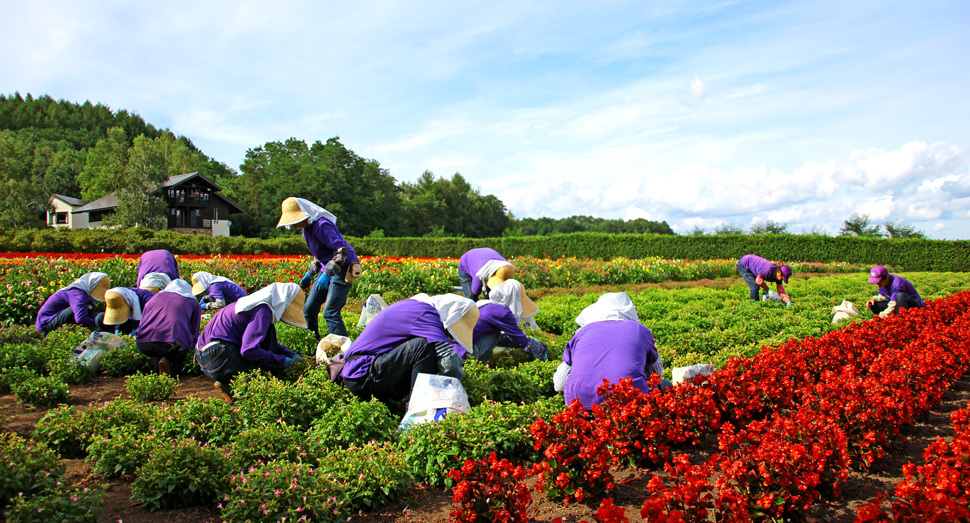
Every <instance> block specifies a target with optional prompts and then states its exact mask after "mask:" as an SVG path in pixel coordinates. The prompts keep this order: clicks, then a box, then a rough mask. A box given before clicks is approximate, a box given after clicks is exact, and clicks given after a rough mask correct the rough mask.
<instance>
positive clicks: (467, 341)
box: [448, 307, 479, 348]
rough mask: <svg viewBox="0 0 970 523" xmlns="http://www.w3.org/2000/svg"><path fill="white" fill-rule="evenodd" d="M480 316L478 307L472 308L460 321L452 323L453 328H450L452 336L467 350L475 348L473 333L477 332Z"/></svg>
mask: <svg viewBox="0 0 970 523" xmlns="http://www.w3.org/2000/svg"><path fill="white" fill-rule="evenodd" d="M478 316H479V312H478V307H472V308H470V309H468V312H466V313H465V314H463V315H462V316H461V318H458V321H456V322H455V323H452V324H451V327H448V330H450V331H451V334H452V335H454V336H455V337H456V338H458V341H459V343H461V344H462V346H464V347H465V348H471V347H474V346H475V344H474V336H473V335H472V333H473V331H474V330H475V324H476V323H478Z"/></svg>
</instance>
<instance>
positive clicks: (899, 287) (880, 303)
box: [866, 265, 926, 318]
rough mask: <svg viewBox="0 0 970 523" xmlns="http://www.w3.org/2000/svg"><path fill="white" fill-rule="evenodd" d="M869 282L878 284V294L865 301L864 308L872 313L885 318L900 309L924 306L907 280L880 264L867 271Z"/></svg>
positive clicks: (921, 299)
mask: <svg viewBox="0 0 970 523" xmlns="http://www.w3.org/2000/svg"><path fill="white" fill-rule="evenodd" d="M869 283H875V284H876V285H878V286H879V294H877V295H875V296H873V297H872V298H871V299H869V301H867V302H866V308H867V309H869V310H870V311H871V312H872V313H873V314H878V315H879V316H881V317H883V318H885V317H886V316H889V315H890V314H897V313H899V310H900V309H913V308H916V309H920V308H923V307H925V306H926V303H925V302H923V298H921V297H920V295H919V293H918V292H916V288H915V287H913V284H912V283H910V282H909V280H907V279H906V278H903V277H902V276H897V275H895V274H890V273H889V269H887V268H885V267H883V266H882V265H876V266H875V267H873V268H872V270H871V271H869Z"/></svg>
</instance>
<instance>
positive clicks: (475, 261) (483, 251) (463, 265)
mask: <svg viewBox="0 0 970 523" xmlns="http://www.w3.org/2000/svg"><path fill="white" fill-rule="evenodd" d="M491 260H500V261H508V260H506V259H505V258H504V257H503V256H502V255H501V254H499V253H498V251H496V250H495V249H490V248H488V247H479V248H477V249H471V250H470V251H467V252H466V253H465V254H462V255H461V258H459V259H458V269H460V270H461V271H463V272H464V273H465V274H467V275H469V276H471V277H472V295H473V296H478V295H479V294H480V293H481V292H482V280H481V278H479V277H478V276H475V273H476V272H478V271H479V269H481V268H482V267H484V266H485V264H486V263H488V262H489V261H491Z"/></svg>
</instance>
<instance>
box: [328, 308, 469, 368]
mask: <svg viewBox="0 0 970 523" xmlns="http://www.w3.org/2000/svg"><path fill="white" fill-rule="evenodd" d="M411 338H424V339H426V340H428V343H432V344H434V343H448V344H450V345H451V346H452V348H453V349H455V352H457V353H458V355H459V356H460V355H462V354H464V353H465V350H464V348H462V347H461V345H460V344H458V343H457V342H454V341H452V339H451V338H450V337H449V336H448V333H447V332H446V331H445V327H444V325H442V324H441V316H439V315H438V311H437V310H436V309H435V308H434V307H433V306H432V305H430V304H428V303H424V302H420V301H417V300H410V299H408V300H401V301H399V302H397V303H393V304H391V305H390V306H389V307H388V308H386V309H384V310H382V311H381V312H379V313H378V314H377V316H374V319H373V320H371V321H370V323H368V324H367V327H366V328H365V329H364V331H363V332H361V333H360V336H358V337H357V339H356V340H355V341H354V343H353V344H351V346H350V348H349V349H347V354H346V356H345V358H349V357H351V356H354V355H356V354H364V356H361V357H358V358H357V359H354V360H351V361H348V362H347V364H346V365H344V368H343V370H342V371H341V372H340V375H341V376H342V377H344V378H345V379H357V378H363V377H364V376H366V375H367V373H368V372H369V371H370V366H371V364H373V363H374V359H375V358H376V357H377V356H379V355H381V354H384V353H385V352H388V351H390V350H392V349H394V348H396V347H397V346H398V345H400V344H402V343H404V342H405V341H407V340H409V339H411ZM459 349H461V352H459Z"/></svg>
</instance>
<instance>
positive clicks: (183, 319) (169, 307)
mask: <svg viewBox="0 0 970 523" xmlns="http://www.w3.org/2000/svg"><path fill="white" fill-rule="evenodd" d="M149 293H151V291H149ZM139 296H140V295H139ZM201 320H202V312H201V311H200V310H199V302H197V301H195V299H194V298H186V297H185V296H182V295H181V294H179V293H177V292H160V293H158V294H156V295H155V296H154V297H153V298H152V299H151V301H149V302H148V303H147V304H146V305H145V306H144V307H142V310H141V322H139V324H138V332H137V334H136V335H135V337H136V338H137V339H138V341H140V342H148V343H178V344H179V345H181V346H182V348H184V349H186V350H192V349H193V348H194V347H195V341H196V339H197V338H198V337H199V322H200V321H201Z"/></svg>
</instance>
